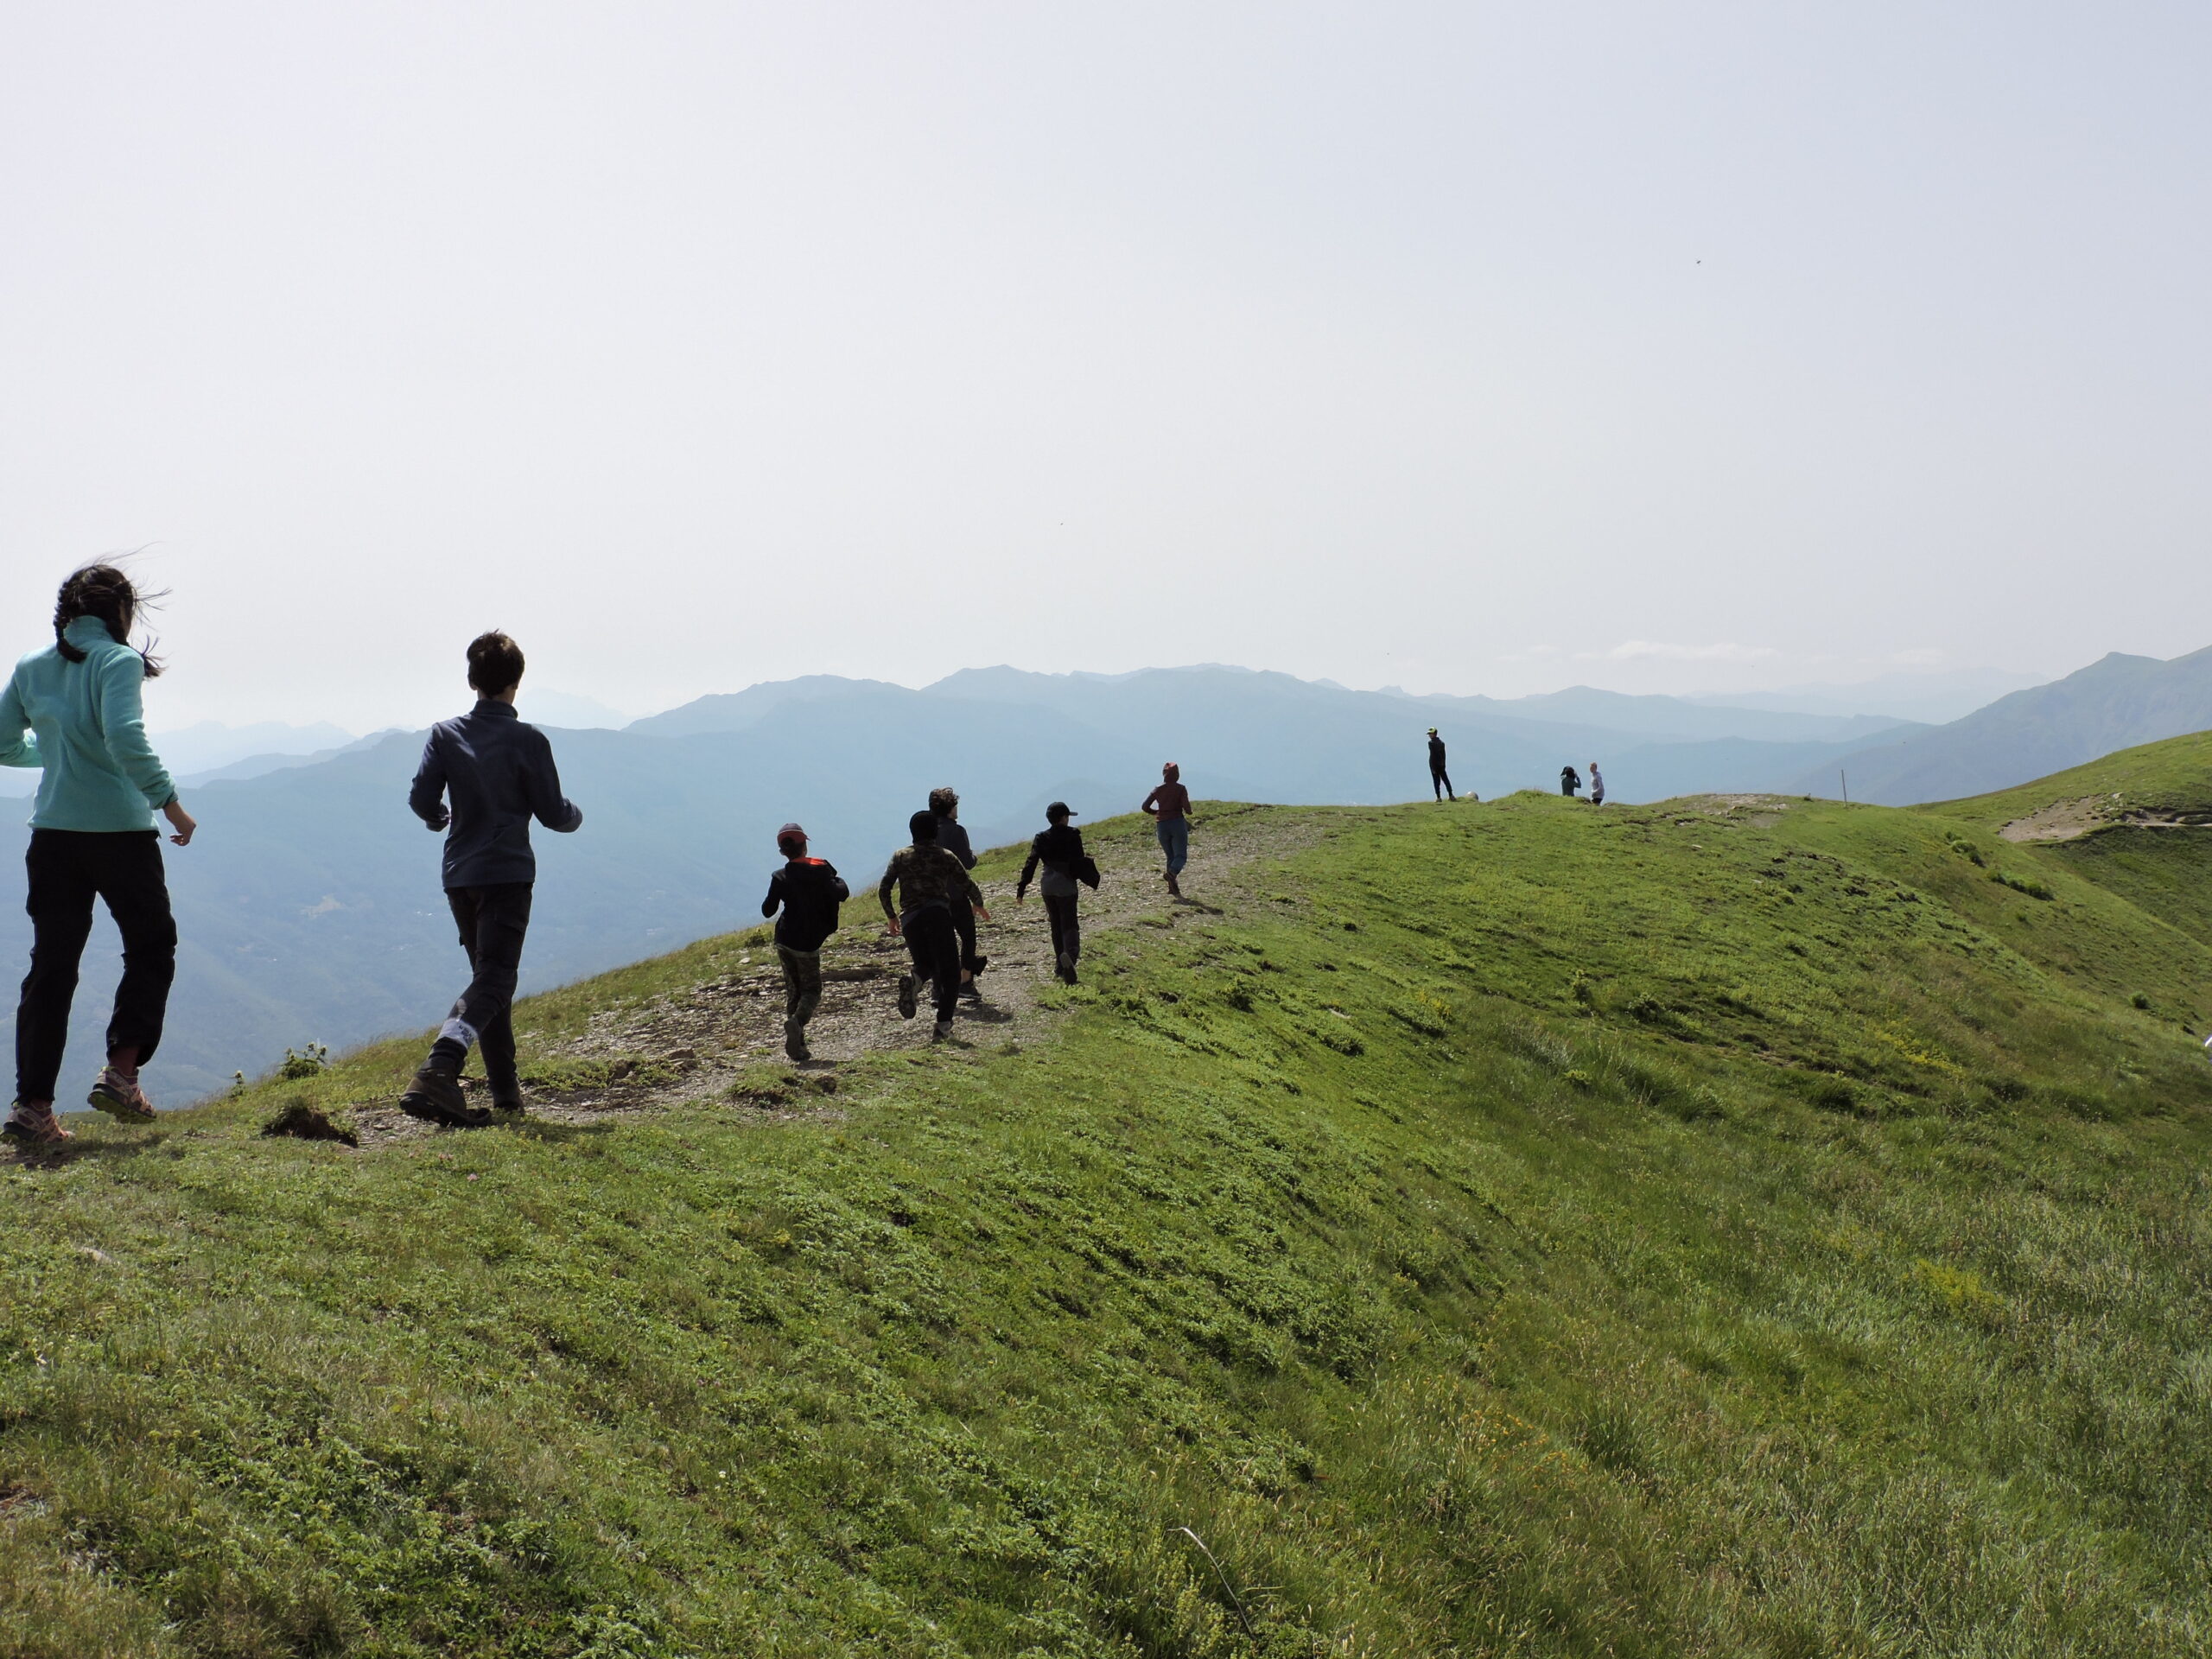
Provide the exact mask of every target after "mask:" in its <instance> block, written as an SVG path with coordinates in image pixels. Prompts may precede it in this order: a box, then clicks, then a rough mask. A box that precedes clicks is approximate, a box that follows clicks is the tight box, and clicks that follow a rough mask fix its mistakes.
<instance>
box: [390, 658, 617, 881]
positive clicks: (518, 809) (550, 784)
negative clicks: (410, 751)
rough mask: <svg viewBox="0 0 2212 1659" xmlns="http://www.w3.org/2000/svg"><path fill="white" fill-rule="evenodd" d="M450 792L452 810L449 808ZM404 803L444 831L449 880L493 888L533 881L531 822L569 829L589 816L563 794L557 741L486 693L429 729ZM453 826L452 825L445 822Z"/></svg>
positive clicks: (425, 820)
mask: <svg viewBox="0 0 2212 1659" xmlns="http://www.w3.org/2000/svg"><path fill="white" fill-rule="evenodd" d="M448 796H451V798H452V800H453V810H451V811H450V812H448V810H446V798H447V797H448ZM407 804H408V806H409V807H410V808H411V809H412V810H413V811H414V814H415V816H416V817H418V818H420V819H422V820H423V823H427V824H429V826H430V828H431V829H446V830H447V835H446V858H445V873H446V883H445V884H446V886H447V887H498V886H499V885H501V884H503V883H505V882H510V881H535V880H537V855H536V854H535V853H533V852H531V849H530V821H531V818H533V817H534V818H536V819H537V821H538V822H539V823H542V824H543V825H544V826H545V827H546V828H547V829H554V830H558V831H559V832H560V833H561V834H563V835H566V834H568V833H569V831H570V830H572V829H575V828H576V826H577V825H579V824H581V823H582V822H583V821H584V815H583V814H582V812H581V811H579V810H577V808H576V804H575V802H573V801H571V800H570V799H569V798H568V797H567V796H565V795H563V793H562V792H561V774H560V772H558V771H556V769H555V767H554V765H553V746H552V745H551V744H550V743H549V742H547V741H545V734H544V733H543V732H541V731H539V730H538V729H537V727H535V726H528V725H524V723H523V721H521V720H519V719H518V718H517V717H516V715H515V711H514V706H513V705H512V703H505V702H493V700H492V699H491V698H489V697H484V698H480V699H479V700H478V702H477V704H476V706H475V707H474V709H470V710H469V711H468V712H467V714H465V715H461V718H460V719H458V720H442V721H439V722H438V723H437V724H436V725H435V726H433V727H432V728H430V741H429V742H427V743H425V744H424V745H423V764H422V765H421V766H418V767H417V768H416V772H415V786H414V787H413V788H412V789H410V790H409V791H408V792H407ZM448 825H450V826H451V827H450V829H448Z"/></svg>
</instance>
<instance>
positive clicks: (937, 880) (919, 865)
mask: <svg viewBox="0 0 2212 1659" xmlns="http://www.w3.org/2000/svg"><path fill="white" fill-rule="evenodd" d="M906 831H907V833H908V834H909V835H911V836H913V838H914V842H913V845H912V846H911V847H901V848H900V849H899V850H898V851H897V852H895V853H893V854H892V855H891V862H890V863H889V864H888V865H887V866H886V867H885V868H884V872H883V880H880V881H879V882H878V883H877V884H876V888H875V896H876V899H877V900H878V902H879V903H880V904H881V905H882V906H883V913H884V915H885V917H886V918H887V919H888V920H889V922H890V924H891V933H892V936H893V938H899V937H901V936H903V937H904V938H906V954H907V955H908V956H909V957H912V960H913V964H914V971H913V972H912V973H911V974H904V975H901V976H899V1018H900V1019H902V1020H911V1019H912V1018H913V1017H914V1010H915V1008H916V1007H917V1006H918V1001H917V997H916V988H917V985H918V982H920V981H922V980H925V979H926V980H928V981H929V982H931V988H932V989H933V991H934V992H935V997H936V1002H937V1030H936V1031H935V1032H934V1033H932V1037H933V1039H934V1040H936V1041H938V1042H940V1043H941V1042H943V1041H944V1039H946V1038H948V1037H950V1036H951V1035H952V1010H953V1007H954V1005H955V1004H956V1003H957V1002H958V1001H959V1000H960V935H959V934H958V933H957V932H956V931H954V930H953V925H952V897H953V895H954V894H955V893H958V894H959V895H960V896H961V897H963V898H964V899H967V901H968V902H969V904H971V905H973V906H975V907H976V917H977V918H979V919H981V920H982V921H986V922H988V921H989V920H990V919H991V912H989V911H988V910H986V909H985V908H984V907H983V890H982V888H981V887H977V886H976V881H975V878H974V877H972V876H970V875H969V874H968V868H967V866H966V865H964V864H963V863H962V862H961V861H959V859H957V857H955V856H954V855H952V854H950V853H949V852H947V851H945V849H944V848H942V847H940V846H938V844H937V814H936V813H934V812H926V811H925V812H917V813H915V814H914V816H913V817H911V818H909V819H907V820H906ZM893 887H897V888H898V889H899V904H898V906H897V908H895V909H894V908H893V906H892V903H891V890H892V888H893Z"/></svg>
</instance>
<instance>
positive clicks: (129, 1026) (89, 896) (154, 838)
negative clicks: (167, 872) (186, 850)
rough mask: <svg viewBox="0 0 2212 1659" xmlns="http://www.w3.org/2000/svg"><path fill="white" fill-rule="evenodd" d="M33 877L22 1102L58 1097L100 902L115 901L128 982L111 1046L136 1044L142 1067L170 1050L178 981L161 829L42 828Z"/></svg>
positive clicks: (29, 867)
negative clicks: (165, 1043)
mask: <svg viewBox="0 0 2212 1659" xmlns="http://www.w3.org/2000/svg"><path fill="white" fill-rule="evenodd" d="M23 866H24V869H25V870H26V872H27V873H28V874H29V877H30V892H29V897H28V898H27V899H25V900H24V904H23V908H24V909H25V910H27V911H29V912H30V918H31V970H30V972H29V974H28V975H26V976H24V979H23V995H22V1001H21V1002H20V1003H18V1004H17V1005H16V1099H18V1100H52V1099H53V1098H54V1084H55V1082H56V1080H57V1079H58V1078H59V1077H60V1075H61V1056H62V1053H63V1052H64V1050H65V1049H66V1048H67V1045H68V1040H69V1008H70V1005H71V1004H72V1003H73V1002H74V1001H76V999H77V969H78V965H79V963H81V962H82V961H83V960H84V955H85V941H86V939H88V938H91V937H92V900H93V899H94V898H96V897H97V898H99V899H105V901H106V903H107V913H108V914H109V915H111V916H112V917H114V918H115V926H116V931H118V932H119V933H121V934H122V935H123V980H122V982H121V983H119V984H118V985H117V986H116V988H115V1013H114V1016H113V1017H112V1018H111V1019H110V1020H109V1021H108V1027H107V1052H109V1053H110V1054H113V1053H114V1052H116V1051H117V1050H118V1049H124V1048H135V1049H137V1051H138V1064H139V1065H144V1064H145V1063H146V1062H147V1061H148V1060H150V1059H152V1058H154V1051H155V1050H156V1048H158V1047H160V1046H161V1042H162V1019H163V1017H164V1016H165V1015H166V1014H167V1013H168V1005H169V986H170V984H171V983H172V982H174V981H175V978H176V918H175V917H174V916H172V915H171V914H170V913H169V887H168V880H167V878H166V877H164V876H163V874H162V838H161V836H160V834H159V833H158V832H157V831H155V830H152V829H121V830H93V829H34V830H32V831H31V844H30V846H29V849H26V851H25V852H24V854H23Z"/></svg>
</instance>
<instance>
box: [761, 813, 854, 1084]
mask: <svg viewBox="0 0 2212 1659" xmlns="http://www.w3.org/2000/svg"><path fill="white" fill-rule="evenodd" d="M776 849H777V851H779V852H780V853H781V854H783V855H784V857H785V860H786V862H785V865H784V868H782V869H780V870H778V871H777V872H776V873H775V874H773V875H772V876H770V877H769V878H768V896H767V897H766V899H762V900H761V901H760V913H761V914H762V915H763V916H775V915H776V912H777V911H779V910H781V911H782V912H783V914H782V915H781V916H777V917H776V960H777V961H778V962H779V963H783V966H784V1052H785V1053H786V1054H788V1055H790V1056H791V1058H793V1059H794V1060H802V1061H804V1060H809V1059H811V1058H814V1057H813V1056H812V1055H811V1054H810V1053H808V1052H807V1047H806V1022H807V1021H808V1020H811V1019H813V1018H814V1011H815V1009H816V1008H817V1007H820V1006H821V1003H822V943H823V940H825V939H827V938H829V936H830V935H831V934H832V933H835V932H836V931H837V906H839V905H842V903H844V902H845V900H846V899H849V898H851V897H852V896H853V895H852V893H851V892H850V891H849V890H848V889H847V887H846V886H845V881H844V878H843V877H842V876H841V875H839V874H837V867H836V865H834V864H832V863H830V862H829V861H828V860H827V859H821V858H809V857H808V856H807V855H806V831H805V830H804V829H800V828H799V827H798V825H797V824H795V823H787V824H785V826H784V827H783V828H782V829H779V830H777V831H776Z"/></svg>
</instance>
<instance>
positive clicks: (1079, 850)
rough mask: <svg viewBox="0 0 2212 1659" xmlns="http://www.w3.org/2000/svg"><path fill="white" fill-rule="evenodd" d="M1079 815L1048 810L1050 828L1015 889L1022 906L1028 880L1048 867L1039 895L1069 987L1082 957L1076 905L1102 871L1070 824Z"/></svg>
mask: <svg viewBox="0 0 2212 1659" xmlns="http://www.w3.org/2000/svg"><path fill="white" fill-rule="evenodd" d="M1074 816H1075V813H1074V811H1073V810H1072V809H1071V808H1070V807H1069V805H1068V804H1067V803H1066V802H1065V801H1054V802H1053V803H1052V804H1051V805H1050V806H1048V807H1046V809H1045V823H1046V828H1045V829H1042V830H1040V831H1039V833H1038V835H1037V836H1036V838H1035V839H1034V840H1033V841H1032V842H1030V843H1029V861H1028V862H1027V863H1026V864H1024V865H1023V866H1022V867H1021V879H1020V880H1018V881H1016V882H1015V883H1014V903H1016V904H1017V905H1018V904H1021V903H1023V902H1024V901H1025V900H1026V899H1027V894H1028V888H1029V878H1030V877H1031V876H1033V875H1034V874H1036V873H1037V869H1038V867H1039V865H1042V866H1043V867H1044V871H1045V874H1044V876H1043V878H1042V879H1041V880H1039V882H1038V883H1037V891H1038V892H1039V893H1042V894H1043V895H1044V898H1045V919H1046V921H1048V922H1049V923H1051V924H1052V969H1053V971H1054V972H1055V973H1057V974H1058V975H1059V976H1060V978H1061V979H1062V980H1064V981H1065V982H1066V983H1068V984H1070V985H1072V984H1074V983H1075V964H1076V960H1077V957H1081V956H1082V955H1083V926H1082V924H1081V922H1080V920H1079V919H1078V918H1077V914H1076V900H1077V898H1079V897H1080V896H1081V894H1082V892H1083V889H1082V888H1081V887H1077V885H1076V884H1077V882H1078V881H1081V882H1087V883H1088V884H1089V885H1090V886H1091V887H1096V886H1097V885H1098V867H1097V866H1096V864H1094V863H1092V862H1091V861H1090V855H1088V854H1086V853H1085V852H1084V850H1083V831H1082V830H1080V829H1076V828H1075V827H1074V826H1073V825H1071V824H1070V823H1068V820H1069V819H1070V818H1071V817H1074Z"/></svg>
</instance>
